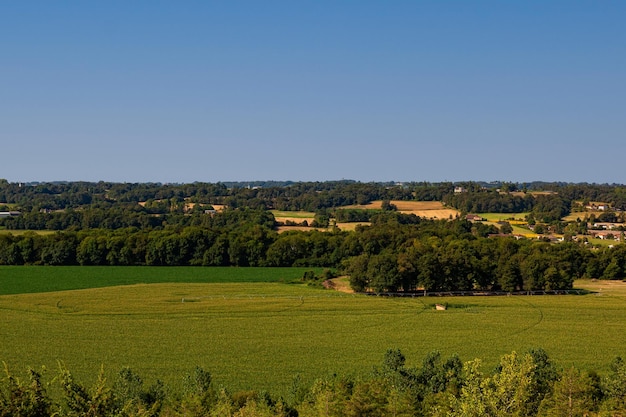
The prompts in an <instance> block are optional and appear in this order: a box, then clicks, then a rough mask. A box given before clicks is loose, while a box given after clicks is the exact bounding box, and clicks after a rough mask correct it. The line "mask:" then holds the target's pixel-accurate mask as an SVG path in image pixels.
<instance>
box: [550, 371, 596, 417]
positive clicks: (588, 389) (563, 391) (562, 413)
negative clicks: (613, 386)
mask: <svg viewBox="0 0 626 417" xmlns="http://www.w3.org/2000/svg"><path fill="white" fill-rule="evenodd" d="M593 391H594V387H593V383H592V380H591V378H589V376H588V375H587V374H584V373H581V372H580V371H579V370H577V369H575V368H569V369H566V370H565V371H563V373H562V374H561V376H560V378H559V379H558V381H557V382H556V383H555V384H554V392H553V394H552V395H551V396H549V397H547V398H546V399H545V400H544V402H543V403H542V409H544V410H545V415H546V416H548V417H578V416H580V417H582V416H587V415H589V412H590V411H593V410H594V408H595V405H594V403H593Z"/></svg>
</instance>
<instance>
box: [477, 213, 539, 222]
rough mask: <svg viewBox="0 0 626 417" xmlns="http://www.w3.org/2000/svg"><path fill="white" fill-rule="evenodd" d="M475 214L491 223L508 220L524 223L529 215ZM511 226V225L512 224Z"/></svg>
mask: <svg viewBox="0 0 626 417" xmlns="http://www.w3.org/2000/svg"><path fill="white" fill-rule="evenodd" d="M476 214H477V215H479V216H481V217H484V218H485V219H487V220H488V221H492V222H499V221H502V220H506V221H509V219H514V220H513V221H521V222H525V221H526V216H528V215H529V214H530V213H529V212H524V213H476ZM511 224H513V222H512V223H511Z"/></svg>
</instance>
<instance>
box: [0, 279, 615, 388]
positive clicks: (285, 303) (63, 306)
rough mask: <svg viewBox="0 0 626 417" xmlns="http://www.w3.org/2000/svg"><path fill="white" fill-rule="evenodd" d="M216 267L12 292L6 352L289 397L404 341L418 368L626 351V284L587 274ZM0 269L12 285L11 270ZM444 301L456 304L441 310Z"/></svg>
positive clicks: (6, 356) (601, 359) (601, 358)
mask: <svg viewBox="0 0 626 417" xmlns="http://www.w3.org/2000/svg"><path fill="white" fill-rule="evenodd" d="M25 269H29V268H25ZM48 269H49V270H50V271H51V272H54V273H55V274H56V273H58V274H60V275H58V276H57V277H56V279H59V278H58V277H59V276H61V275H62V274H61V272H62V271H61V269H60V268H58V272H57V271H55V270H57V268H48ZM89 269H92V268H87V270H89ZM105 269H107V268H105ZM108 269H111V270H114V269H116V268H108ZM123 269H124V268H120V271H118V273H120V275H124V274H123V273H122V272H123ZM157 269H161V268H157ZM162 269H166V268H162ZM168 269H169V268H168ZM207 269H208V270H210V269H212V268H181V269H178V271H177V273H172V277H174V276H177V277H178V279H177V282H175V283H155V284H148V283H149V282H152V279H151V278H150V277H153V278H154V277H156V276H157V275H153V274H151V273H150V272H149V271H150V269H149V268H140V271H137V272H135V271H133V273H132V274H131V273H128V276H130V275H137V276H139V275H141V274H140V272H141V270H143V271H145V275H144V282H146V283H145V284H134V285H124V286H112V287H106V288H86V289H76V290H67V291H54V292H45V293H34V292H33V293H30V294H8V295H2V296H0V311H2V313H1V314H2V320H1V321H0V338H1V343H0V360H2V361H5V362H6V363H7V364H8V365H9V366H10V367H11V369H13V370H18V371H21V370H24V369H25V368H26V367H27V366H29V365H30V366H36V367H38V366H41V365H45V366H46V367H48V368H51V369H55V368H56V366H57V365H56V364H57V361H59V360H61V361H64V362H65V363H66V365H67V366H68V368H69V369H70V370H72V372H73V373H75V374H76V376H77V377H78V378H79V380H82V381H91V380H93V378H95V376H96V375H97V373H98V370H99V369H100V366H101V365H103V366H104V367H105V369H106V370H107V371H108V372H109V373H115V372H117V371H118V370H119V369H121V368H122V367H124V366H130V367H131V368H132V369H133V370H134V371H135V372H137V373H139V374H140V375H141V376H143V377H144V379H145V380H146V382H150V381H154V380H155V379H157V378H159V379H162V380H163V381H165V382H166V383H167V384H168V385H169V386H172V387H174V388H176V387H178V386H179V384H180V381H181V378H182V377H183V376H184V375H185V374H186V373H189V372H191V371H192V370H193V368H194V367H195V366H202V367H203V368H204V369H206V370H209V371H210V372H211V373H212V374H213V376H214V379H215V381H216V382H217V383H218V384H224V385H225V386H227V387H229V388H231V389H267V390H269V391H271V392H275V393H280V394H285V395H286V394H287V392H288V390H289V386H290V384H291V382H292V380H293V378H294V377H295V376H296V375H301V377H302V379H303V380H304V381H305V382H307V383H308V382H310V381H312V380H313V379H314V378H316V377H320V376H324V375H327V374H328V373H330V372H339V373H348V374H359V373H363V372H368V371H369V370H370V369H371V367H372V366H373V365H376V364H379V363H380V362H381V360H382V357H383V354H384V352H385V351H386V350H387V349H388V348H396V347H397V348H400V349H401V350H402V351H403V353H404V354H405V355H406V356H407V361H408V364H409V365H417V364H419V363H420V361H421V360H422V358H423V357H424V356H425V355H426V354H427V353H428V352H430V351H433V350H439V351H441V352H442V353H443V354H444V355H445V356H448V355H451V354H453V353H458V354H459V355H460V356H461V359H462V360H464V361H466V360H470V359H473V358H475V357H480V358H481V359H483V361H484V363H485V371H489V370H490V369H491V367H493V366H494V365H495V364H496V363H497V361H498V359H499V357H500V356H501V355H503V354H505V353H509V352H511V351H513V350H516V351H525V350H527V349H529V348H531V347H543V348H544V349H546V351H547V352H548V354H549V355H550V356H551V357H552V358H553V360H554V361H556V362H557V363H558V365H560V366H570V365H575V366H577V367H580V368H582V369H595V370H599V371H601V372H603V371H606V369H607V366H608V364H609V363H610V361H611V360H612V359H613V358H614V357H615V356H617V355H621V356H626V334H624V332H623V328H624V325H625V324H626V284H623V283H621V282H620V283H615V282H609V283H605V282H580V283H577V286H578V287H585V288H588V289H589V290H592V291H594V293H593V294H590V295H584V296H583V295H580V296H575V295H572V296H528V297H526V296H515V297H471V298H470V297H467V298H446V297H442V298H436V299H435V298H414V299H411V298H408V299H407V298H405V299H393V298H386V297H367V296H362V295H352V294H344V293H339V292H334V291H330V290H321V289H316V288H311V287H307V286H304V285H300V284H284V283H278V282H242V281H245V280H246V279H247V280H252V279H251V278H249V277H248V278H244V277H245V274H246V272H245V271H246V270H245V269H234V268H233V269H234V270H235V271H236V272H238V274H241V275H239V277H238V278H232V279H236V280H238V281H240V282H239V283H228V282H224V281H223V282H221V283H198V282H191V281H193V280H194V279H196V278H197V277H200V276H202V274H201V273H200V272H198V271H197V270H207ZM93 270H94V271H96V272H94V275H99V274H100V275H101V274H102V271H99V270H98V268H94V269H93ZM175 270H176V268H172V271H175ZM0 271H1V273H2V279H1V281H0V282H1V283H2V284H3V285H2V287H3V288H4V287H5V285H4V284H5V283H6V282H7V281H6V276H7V271H9V272H10V273H11V272H12V271H11V269H10V268H8V269H7V268H1V269H0ZM296 272H298V273H300V271H293V273H294V274H295V275H294V276H298V274H296ZM12 273H16V272H14V271H13V272H12ZM257 273H258V272H257ZM64 274H65V275H71V274H72V269H71V268H69V269H66V270H65V272H64ZM188 274H189V275H188ZM78 275H80V273H79V274H78ZM235 275H237V274H235ZM235 275H232V276H233V277H234V276H235ZM300 275H301V274H300ZM257 276H258V275H257ZM285 277H287V275H285ZM183 278H184V279H183ZM50 279H53V277H50ZM160 279H163V276H160ZM204 279H206V276H205V278H204ZM223 279H226V278H223ZM259 279H260V278H259ZM281 279H282V278H281ZM285 279H287V278H285ZM184 281H187V282H188V283H184ZM435 302H437V303H447V304H448V310H446V311H436V310H435V309H434V304H435Z"/></svg>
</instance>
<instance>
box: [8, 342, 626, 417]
mask: <svg viewBox="0 0 626 417" xmlns="http://www.w3.org/2000/svg"><path fill="white" fill-rule="evenodd" d="M480 364H481V362H480V360H479V359H475V360H473V361H468V362H465V363H463V362H462V361H461V360H460V358H459V357H458V356H456V355H453V356H451V357H449V358H444V357H442V356H441V354H439V353H438V352H432V353H430V354H429V355H427V356H426V357H425V358H424V360H423V362H422V364H421V366H416V367H410V366H407V365H406V359H405V357H404V355H403V354H402V352H401V351H400V350H398V349H389V350H388V351H387V352H386V353H385V355H384V358H383V361H382V364H381V365H379V366H376V367H374V368H373V369H372V371H370V372H364V373H363V375H362V376H359V377H349V376H337V375H333V376H329V377H326V378H320V379H317V380H315V381H314V382H313V383H312V384H311V385H309V386H305V385H304V384H303V383H302V382H301V380H300V378H299V377H296V378H294V381H293V384H292V388H291V390H290V392H289V394H288V395H286V396H282V397H276V396H273V395H271V394H270V393H267V392H263V391H237V392H230V391H229V390H228V389H226V388H223V387H218V385H217V384H216V383H215V382H214V381H213V379H212V377H211V374H210V373H209V372H207V371H205V370H204V369H202V368H196V369H195V370H194V371H193V372H192V373H190V374H189V375H187V376H186V377H185V378H184V381H183V389H182V391H181V392H171V391H170V390H169V389H168V387H166V386H165V385H164V384H163V383H162V382H160V381H158V380H157V381H156V382H154V383H153V384H151V385H146V384H144V381H143V380H142V378H141V377H140V376H139V375H138V374H136V373H135V372H133V371H132V370H131V369H130V368H124V369H122V370H121V371H120V372H119V373H118V374H117V375H116V377H115V378H114V379H113V382H112V383H108V381H107V380H106V379H105V378H104V376H103V373H101V374H100V376H99V377H98V378H97V381H96V382H95V383H94V385H93V386H92V387H88V386H85V385H83V384H81V383H80V382H79V381H77V380H76V379H75V378H74V377H73V375H72V374H71V372H70V371H69V370H68V369H67V368H66V367H64V366H63V365H61V366H60V367H59V371H58V375H57V376H56V377H55V378H53V380H52V381H50V382H49V381H47V380H46V379H45V378H44V374H43V372H39V371H36V370H32V369H30V370H29V371H28V378H27V379H25V380H21V379H20V378H18V377H16V376H15V375H14V374H12V373H11V372H9V370H8V369H6V372H5V373H6V376H5V377H4V378H3V379H2V381H1V383H0V415H1V416H39V417H47V416H53V415H54V416H59V417H62V416H81V417H83V416H93V417H98V416H120V417H131V416H154V417H156V416H189V417H193V416H233V417H235V416H239V417H244V416H250V417H254V416H260V417H263V416H267V417H270V416H280V417H296V416H299V417H307V416H336V417H340V416H341V417H343V416H450V417H456V416H476V417H479V416H481V417H482V416H528V417H531V416H598V417H599V416H621V415H624V413H626V363H625V362H624V361H623V360H622V359H621V358H619V357H618V358H616V359H615V360H614V361H613V362H612V364H611V367H610V371H609V372H608V373H607V375H605V376H600V375H599V374H598V373H596V372H593V371H581V370H578V369H576V368H559V367H558V366H557V365H555V364H554V363H553V362H552V361H551V360H550V358H549V357H548V355H547V353H546V352H545V351H544V350H543V349H531V350H530V351H528V352H527V353H524V354H517V353H516V352H512V353H510V354H507V355H504V356H502V358H501V359H500V363H499V364H498V366H497V367H496V369H495V370H493V371H492V372H488V373H485V372H484V371H483V370H482V369H481V366H480ZM53 384H54V385H53ZM54 389H56V390H57V391H60V394H59V395H57V396H56V397H54V398H53V396H52V395H51V394H50V393H49V392H50V391H52V390H54Z"/></svg>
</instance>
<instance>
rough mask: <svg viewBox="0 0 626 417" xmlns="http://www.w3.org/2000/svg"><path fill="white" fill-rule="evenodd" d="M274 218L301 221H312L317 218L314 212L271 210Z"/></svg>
mask: <svg viewBox="0 0 626 417" xmlns="http://www.w3.org/2000/svg"><path fill="white" fill-rule="evenodd" d="M270 211H271V213H272V214H273V215H274V217H293V218H299V219H312V218H314V217H315V213H314V212H312V211H285V210H270Z"/></svg>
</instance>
